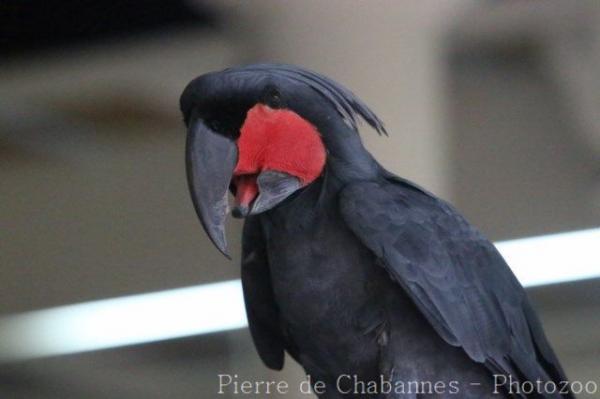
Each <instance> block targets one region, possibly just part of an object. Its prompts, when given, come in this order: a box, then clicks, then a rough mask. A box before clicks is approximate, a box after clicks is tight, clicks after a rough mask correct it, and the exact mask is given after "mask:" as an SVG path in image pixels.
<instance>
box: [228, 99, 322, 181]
mask: <svg viewBox="0 0 600 399" xmlns="http://www.w3.org/2000/svg"><path fill="white" fill-rule="evenodd" d="M237 145H238V151H239V152H238V153H239V157H238V163H237V166H236V168H235V171H234V175H235V176H240V175H256V174H258V173H260V172H261V171H263V170H276V171H280V172H286V173H288V174H290V175H292V176H295V177H297V178H298V179H300V181H301V182H302V184H303V185H307V184H309V183H311V182H312V181H314V180H315V179H316V178H317V177H319V175H320V174H321V171H322V170H323V167H324V165H325V156H326V151H325V146H324V145H323V142H322V141H321V136H320V135H319V133H318V131H317V129H316V127H314V126H313V125H312V124H311V123H310V122H308V121H306V120H305V119H303V118H302V117H301V116H299V115H298V114H296V113H295V112H293V111H290V110H287V109H273V108H270V107H268V106H266V105H263V104H257V105H255V106H254V107H252V108H251V109H250V110H249V111H248V114H247V115H246V120H245V121H244V124H243V125H242V128H241V129H240V137H239V139H238V142H237Z"/></svg>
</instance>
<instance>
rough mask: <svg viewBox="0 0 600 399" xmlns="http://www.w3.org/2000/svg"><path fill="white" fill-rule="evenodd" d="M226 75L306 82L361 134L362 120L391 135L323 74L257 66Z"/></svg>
mask: <svg viewBox="0 0 600 399" xmlns="http://www.w3.org/2000/svg"><path fill="white" fill-rule="evenodd" d="M225 72H260V73H269V74H273V75H277V76H280V77H285V78H287V79H291V80H295V81H297V82H302V83H304V84H306V85H308V86H310V87H311V88H312V89H313V90H315V91H317V92H318V93H319V94H321V95H322V96H323V97H325V98H326V99H327V100H328V101H330V102H331V103H332V104H333V105H334V106H335V108H336V109H337V111H338V112H339V113H340V115H341V116H342V117H343V118H344V120H345V121H346V123H348V124H349V125H350V126H352V128H354V129H355V130H357V131H358V116H360V117H362V119H364V120H365V121H366V122H367V123H368V124H369V126H371V127H372V128H373V129H375V131H377V133H379V134H384V135H386V136H387V135H388V134H387V131H386V129H385V126H384V125H383V122H382V121H381V120H380V119H379V118H378V117H377V115H375V113H374V112H373V111H371V109H370V108H369V107H368V106H367V105H366V104H365V103H363V102H362V101H361V100H360V99H359V98H358V97H356V96H355V95H354V93H352V92H351V91H350V90H348V89H347V88H345V87H344V86H342V85H340V84H339V83H337V82H335V81H333V80H331V79H329V78H328V77H326V76H324V75H321V74H320V73H317V72H314V71H311V70H308V69H305V68H301V67H298V66H296V65H288V64H271V63H269V64H253V65H246V66H241V67H234V68H229V69H227V70H225Z"/></svg>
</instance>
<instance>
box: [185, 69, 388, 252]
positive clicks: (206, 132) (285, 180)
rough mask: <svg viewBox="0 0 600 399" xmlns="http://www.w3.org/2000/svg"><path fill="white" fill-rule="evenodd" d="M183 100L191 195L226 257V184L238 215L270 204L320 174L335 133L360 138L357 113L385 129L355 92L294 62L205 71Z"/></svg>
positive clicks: (201, 216)
mask: <svg viewBox="0 0 600 399" xmlns="http://www.w3.org/2000/svg"><path fill="white" fill-rule="evenodd" d="M180 106H181V110H182V112H183V116H184V121H185V124H186V126H187V128H188V136H187V142H186V168H187V177H188V183H189V188H190V192H191V195H192V201H193V203H194V207H195V209H196V212H197V214H198V216H199V218H200V221H201V222H202V225H203V227H204V229H205V230H206V232H207V233H208V235H209V237H210V238H211V240H212V241H213V243H214V244H215V245H216V246H217V248H219V250H220V251H221V252H223V254H225V255H226V256H227V250H226V239H225V231H224V221H225V217H226V215H227V211H228V209H229V206H228V201H227V190H228V189H230V190H231V192H232V193H233V195H234V196H235V205H234V207H233V210H232V214H233V216H235V217H245V216H247V215H256V214H259V213H262V212H265V211H268V210H269V209H271V208H273V207H275V206H277V205H278V204H279V203H281V202H282V201H284V200H285V199H286V198H288V197H289V196H290V195H291V194H292V193H294V192H295V191H297V190H300V189H302V188H303V187H305V186H307V185H309V184H311V183H312V182H314V181H315V180H316V179H317V178H318V177H319V176H320V175H321V174H322V173H323V170H324V168H325V165H326V163H327V158H328V153H329V152H331V148H330V147H331V146H333V145H335V144H334V142H335V140H334V141H332V140H331V138H332V137H330V136H331V135H332V134H334V133H333V132H340V131H349V132H350V133H351V134H353V135H354V136H356V137H357V135H356V131H357V128H356V123H357V115H360V116H362V117H363V118H364V119H365V120H366V121H367V122H368V123H369V124H370V125H371V126H373V127H374V128H375V129H376V130H378V131H379V132H384V133H385V130H384V128H383V125H382V123H381V121H380V120H379V119H378V118H377V117H376V116H375V115H374V114H373V113H372V112H371V111H370V110H369V109H368V108H367V107H366V106H365V105H364V104H363V103H362V102H360V100H358V99H357V98H356V97H355V96H354V95H353V94H352V93H351V92H350V91H348V90H347V89H345V88H343V87H342V86H340V85H339V84H337V83H335V82H333V81H332V80H330V79H328V78H326V77H325V76H322V75H320V74H317V73H315V72H312V71H308V70H305V69H302V68H299V67H296V66H292V65H282V64H256V65H249V66H243V67H237V68H230V69H226V70H224V71H220V72H212V73H208V74H205V75H202V76H200V77H198V78H196V79H194V80H192V81H191V82H190V83H189V84H188V85H187V87H186V88H185V90H184V92H183V94H182V95H181V99H180ZM338 141H339V140H338Z"/></svg>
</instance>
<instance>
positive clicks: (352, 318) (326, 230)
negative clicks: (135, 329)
mask: <svg viewBox="0 0 600 399" xmlns="http://www.w3.org/2000/svg"><path fill="white" fill-rule="evenodd" d="M180 105H181V110H182V112H183V115H184V120H185V123H186V125H187V127H188V136H187V144H186V147H187V148H186V166H187V175H188V181H189V188H190V191H191V195H192V199H193V203H194V206H195V209H196V211H197V213H198V216H199V218H200V220H201V222H202V225H203V226H204V229H205V230H206V232H207V233H208V235H209V236H210V238H211V240H212V241H213V242H214V244H215V245H216V246H217V247H218V248H219V250H220V251H221V252H223V253H224V254H225V255H226V256H227V249H226V241H225V234H224V227H223V226H224V219H225V217H226V214H227V212H228V209H229V207H228V203H227V191H228V189H229V190H231V192H232V193H233V194H234V196H235V205H234V207H233V210H232V214H233V215H234V216H236V217H245V218H246V220H245V225H244V231H243V259H242V270H241V274H242V284H243V288H244V296H245V301H246V311H247V315H248V320H249V324H250V331H251V333H252V337H253V339H254V343H255V345H256V348H257V350H258V353H259V355H260V357H261V358H262V360H263V361H264V363H265V364H266V365H267V366H268V367H270V368H272V369H278V370H279V369H281V368H282V367H283V360H284V351H287V352H288V353H289V354H290V355H291V356H292V357H293V358H294V359H296V360H297V361H298V362H299V363H300V364H301V365H302V366H303V367H304V369H305V370H306V373H307V374H309V375H310V377H311V381H312V382H313V384H315V391H316V393H317V394H318V396H319V397H321V398H340V397H365V398H366V397H369V398H376V397H380V398H396V397H402V398H405V397H406V398H430V397H432V398H446V397H451V398H457V397H458V398H504V397H517V398H520V397H527V398H529V397H542V398H572V397H573V396H572V394H571V393H569V392H568V387H567V383H566V377H565V375H564V372H563V370H562V368H561V366H560V364H559V361H558V359H557V358H556V356H555V354H554V353H553V350H552V348H551V347H550V345H549V343H548V341H547V339H546V337H545V335H544V332H543V330H542V327H541V324H540V322H539V320H538V318H537V316H536V314H535V312H534V310H533V309H532V307H531V305H530V303H529V301H528V299H527V297H526V294H525V291H524V290H523V287H522V286H521V285H520V283H519V282H518V281H517V279H516V278H515V276H514V275H513V273H512V272H511V270H510V269H509V267H508V266H507V264H506V262H505V261H504V260H503V259H502V256H501V255H500V254H499V253H498V251H497V250H496V248H495V247H494V245H492V243H491V242H490V241H488V240H487V239H486V238H485V237H484V236H483V235H482V234H481V233H480V232H478V231H477V230H476V229H475V228H474V227H473V226H471V225H470V224H469V223H468V222H467V221H466V220H465V219H464V217H463V216H461V215H460V214H459V213H458V212H457V211H456V210H455V209H454V208H453V207H452V206H450V205H449V204H448V203H446V202H444V201H443V200H441V199H439V198H436V197H435V196H434V195H432V194H431V193H429V192H427V191H426V190H424V189H423V188H421V187H419V186H417V185H415V184H413V183H411V182H409V181H407V180H405V179H403V178H400V177H397V176H395V175H393V174H392V173H390V172H388V171H387V170H385V169H384V168H383V167H382V166H381V165H380V164H379V163H378V162H377V161H376V160H375V159H374V158H373V156H372V155H371V154H369V152H367V150H366V149H365V148H364V147H363V145H362V142H361V139H360V137H359V135H358V128H357V123H358V119H359V117H360V118H362V119H364V120H365V121H366V122H367V123H368V124H369V125H370V126H371V127H372V128H373V129H375V130H376V131H377V132H378V133H380V134H387V133H386V131H385V128H384V126H383V124H382V122H381V121H380V120H379V118H378V117H377V116H376V115H375V114H374V113H373V112H372V111H371V110H370V109H369V108H368V107H367V106H366V105H365V104H364V103H363V102H361V100H359V99H358V98H357V97H356V96H354V95H353V94H352V93H351V92H350V91H349V90H347V89H346V88H344V87H342V86H341V85H339V84H337V83H336V82H334V81H332V80H330V79H329V78H327V77H325V76H323V75H320V74H318V73H315V72H312V71H309V70H306V69H303V68H300V67H297V66H292V65H282V64H257V65H249V66H243V67H235V68H230V69H226V70H224V71H220V72H213V73H208V74H205V75H202V76H200V77H198V78H197V79H194V80H193V81H192V82H190V83H189V85H188V86H187V87H186V88H185V91H184V92H183V94H182V96H181V104H180ZM316 382H320V383H321V384H320V385H318V386H317V385H316ZM324 386H325V388H324V389H323V387H324ZM532 388H533V389H532Z"/></svg>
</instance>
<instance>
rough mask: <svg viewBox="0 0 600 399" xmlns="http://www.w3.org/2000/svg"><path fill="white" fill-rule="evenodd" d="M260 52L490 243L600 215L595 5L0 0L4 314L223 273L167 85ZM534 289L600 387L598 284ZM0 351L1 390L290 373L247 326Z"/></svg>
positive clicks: (185, 382) (570, 366)
mask: <svg viewBox="0 0 600 399" xmlns="http://www.w3.org/2000/svg"><path fill="white" fill-rule="evenodd" d="M255 61H279V62H286V63H296V64H299V65H303V66H306V67H309V68H311V69H315V70H317V71H319V72H322V73H324V74H326V75H328V76H330V77H332V78H333V79H335V80H337V81H339V82H341V83H342V84H344V85H346V86H348V87H350V88H351V89H352V90H353V91H354V92H355V93H356V94H357V95H358V96H359V97H361V98H362V99H363V100H364V101H365V102H366V103H367V104H369V105H370V106H371V107H372V108H373V109H374V110H375V111H376V112H377V113H378V114H379V116H380V117H381V118H382V119H383V120H384V122H385V123H386V125H387V128H388V131H389V132H390V137H387V138H386V137H378V136H377V135H376V134H374V133H373V132H371V131H369V130H368V129H367V128H364V129H363V131H362V137H363V139H364V141H365V143H366V145H367V147H368V148H369V149H370V150H371V151H372V152H373V153H374V154H375V155H376V157H377V158H378V159H379V160H381V161H382V163H383V164H384V165H385V166H386V167H388V168H389V169H391V170H392V171H394V172H395V173H397V174H400V175H402V176H404V177H407V178H409V179H411V180H414V181H416V182H418V183H419V184H421V185H423V186H425V187H427V188H429V189H430V190H432V191H433V192H434V193H436V194H437V195H439V196H441V197H443V198H445V199H447V200H449V201H450V202H452V203H454V204H455V205H456V206H457V207H458V208H459V209H460V210H461V211H462V212H463V213H464V214H465V215H466V216H467V217H468V218H469V219H470V220H471V222H473V223H474V224H475V225H477V226H478V227H479V228H480V229H481V230H482V231H483V232H484V233H485V234H487V235H488V236H489V237H490V238H491V239H493V240H495V241H498V240H508V239H514V238H520V237H529V236H539V235H545V234H550V233H559V232H565V231H575V230H582V229H589V228H594V227H598V226H600V2H598V1H595V0H580V1H578V2H564V1H560V0H545V1H535V0H512V1H478V2H475V1H471V0H453V1H443V2H440V1H435V0H425V1H423V0H408V1H403V2H395V1H391V0H390V1H374V2H367V1H342V0H336V1H327V2H325V1H318V0H300V1H294V2H291V1H290V2H280V1H275V0H271V1H268V0H254V1H230V0H227V1H200V0H198V1H192V0H169V1H167V0H164V1H159V0H147V1H144V2H138V1H134V0H123V1H107V0H95V1H89V0H85V1H66V0H62V1H57V0H29V1H18V0H2V1H1V2H0V93H1V94H0V315H18V314H20V313H23V312H28V311H32V310H37V309H44V308H51V307H55V306H60V305H67V304H73V303H82V302H89V301H94V300H99V299H105V298H114V297H121V296H126V295H133V294H141V293H147V292H157V291H164V290H169V289H174V288H178V287H188V286H197V285H200V284H205V283H211V282H217V281H226V280H231V279H237V278H239V260H240V257H239V239H240V228H241V225H240V224H239V223H238V222H234V221H231V224H230V226H229V229H228V233H229V240H230V247H231V248H232V250H233V261H227V260H226V259H224V258H223V257H222V256H221V255H220V254H219V253H218V252H217V251H216V250H215V249H214V248H213V246H212V245H211V244H210V243H209V242H208V239H207V238H206V235H205V234H204V232H203V231H202V229H201V226H200V224H199V223H198V221H197V219H196V216H195V213H194V210H193V208H192V204H191V201H190V199H189V195H188V192H187V186H186V181H185V171H184V155H183V148H184V141H185V129H184V127H183V123H182V120H181V119H182V118H181V116H180V114H179V109H178V97H179V94H180V93H181V91H182V90H183V88H184V86H185V85H186V84H187V83H188V82H189V81H190V80H191V79H192V78H194V77H196V76H198V75H200V74H202V73H204V72H207V71H210V70H214V69H221V68H224V67H227V66H230V65H234V64H241V63H249V62H255ZM595 244H597V248H599V250H600V240H599V242H596V243H595ZM542 252H543V251H542ZM542 252H540V254H539V255H540V259H543V255H544V254H543V253H542ZM576 259H577V254H574V256H573V261H574V262H575V261H576ZM588 260H589V259H588ZM595 261H597V262H598V263H597V267H598V269H597V270H600V256H597V257H596V259H595ZM572 266H574V265H570V264H564V265H563V267H564V269H565V270H568V269H569V268H570V267H572ZM536 267H538V268H539V273H540V274H542V275H543V274H544V273H546V272H547V270H545V264H544V262H543V261H541V260H540V262H539V264H537V265H536ZM529 294H530V296H531V298H532V300H533V301H534V303H535V305H536V307H537V309H538V310H539V313H540V316H541V318H542V320H543V322H544V325H545V327H546V331H547V334H548V336H549V338H550V340H551V341H552V343H553V345H554V347H555V349H556V350H557V352H558V355H559V357H560V358H561V359H562V362H563V365H564V367H565V368H566V371H567V374H568V375H569V376H570V377H571V378H572V379H577V380H581V381H587V380H593V381H595V382H596V383H597V384H599V385H600V280H599V279H587V280H584V281H577V282H566V283H557V284H550V285H542V286H537V287H534V288H531V289H529ZM226 300H227V299H225V301H226ZM220 305H222V304H221V303H216V304H215V303H206V304H203V305H201V306H198V308H197V309H196V312H197V313H198V314H202V313H203V312H206V311H207V309H208V308H211V307H214V306H220ZM150 316H152V314H150ZM187 317H190V318H193V317H194V313H193V312H192V313H190V314H187ZM157 322H159V323H160V320H157ZM55 323H59V324H60V321H58V320H57V321H55ZM108 324H110V323H108ZM7 325H8V324H7V323H4V324H3V326H4V327H5V328H7V327H6V326H7ZM55 327H56V328H59V327H60V325H56V326H55ZM114 327H115V326H112V325H105V326H104V325H99V326H98V329H99V331H100V334H102V329H103V328H106V329H107V331H108V330H110V329H112V328H114ZM34 332H35V333H36V334H38V335H40V334H41V335H43V334H45V333H46V332H45V331H39V329H36V331H34ZM22 333H23V334H24V335H26V334H27V331H23V332H22ZM2 334H3V332H2V331H1V329H0V339H1V338H2V337H3V335H2ZM48 334H50V335H49V336H48V337H50V338H48V340H49V341H50V342H51V344H56V345H57V346H60V340H61V337H62V336H61V335H60V334H54V335H52V332H51V331H48ZM6 342H8V341H6ZM10 345H12V344H10ZM10 345H9V344H5V345H4V350H5V351H6V350H10V348H8V349H7V347H8V346H10ZM0 347H2V345H1V344H0ZM0 359H2V360H0V397H1V398H3V399H4V398H11V399H12V398H32V399H35V398H60V399H71V398H88V399H96V398H98V399H100V398H144V399H152V398H165V397H169V398H201V397H216V396H219V397H236V395H233V394H231V393H226V394H223V395H217V394H216V392H217V390H218V383H219V381H218V377H217V375H218V374H219V373H227V374H237V375H239V377H240V379H251V380H255V379H259V380H271V379H275V380H280V379H285V380H288V381H290V382H291V384H292V386H293V384H294V381H301V380H302V379H303V378H304V377H303V373H302V370H301V369H300V368H299V367H298V366H297V365H296V364H294V363H293V361H292V360H291V359H288V361H287V365H286V368H285V369H284V371H283V372H280V373H277V372H271V371H269V370H267V369H266V368H265V367H264V366H263V365H262V364H261V362H260V360H259V359H258V356H257V354H256V353H255V351H254V348H253V346H252V343H251V340H250V336H249V333H248V331H247V329H245V328H239V329H233V330H230V331H227V332H216V333H212V334H201V335H194V334H188V335H186V336H184V337H180V338H177V339H160V340H159V341H156V342H145V343H143V344H137V345H127V346H119V347H115V348H111V347H107V348H106V349H103V350H94V351H87V352H83V353H73V354H66V355H58V354H55V355H54V356H35V355H32V356H29V357H28V356H21V357H20V358H19V357H16V358H10V357H5V358H3V357H2V353H0ZM599 392H600V391H599ZM596 395H597V396H596V397H600V393H597V394H596ZM246 396H252V395H246ZM262 396H264V395H257V397H262ZM272 396H274V397H275V396H276V395H272ZM593 396H594V395H581V397H593ZM285 397H292V398H293V397H306V395H298V394H295V395H294V394H289V395H286V396H285Z"/></svg>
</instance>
